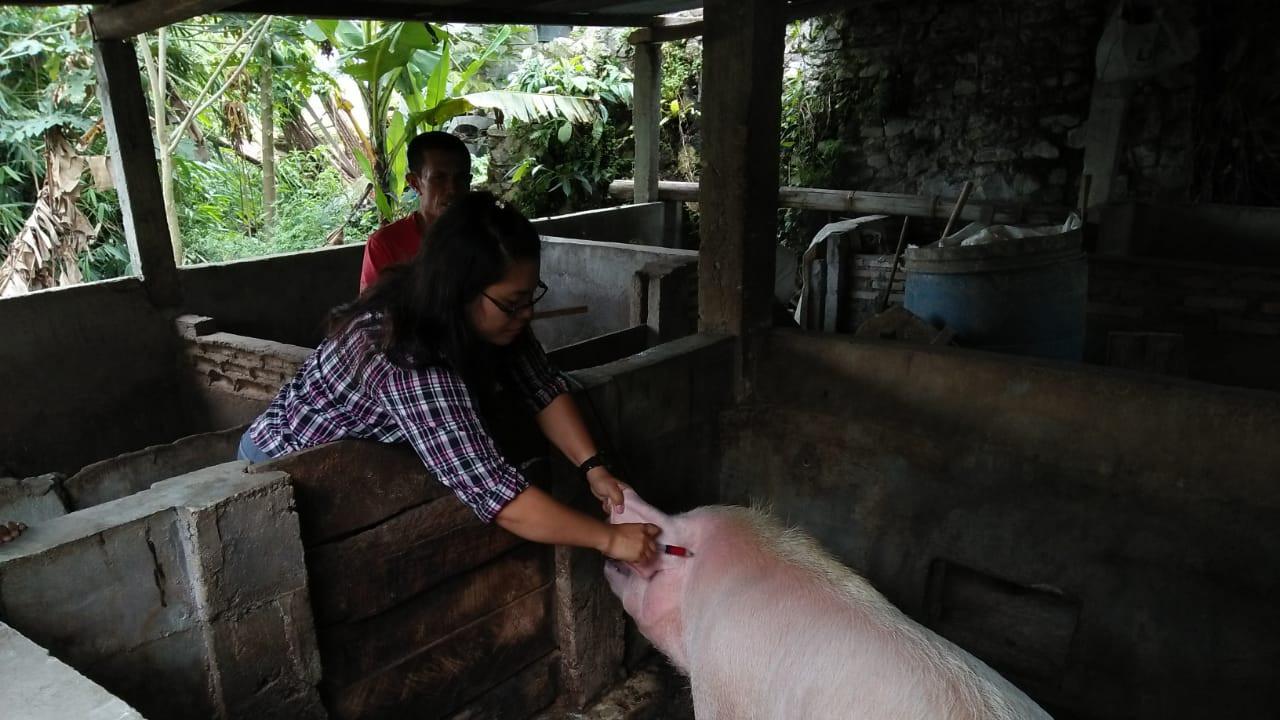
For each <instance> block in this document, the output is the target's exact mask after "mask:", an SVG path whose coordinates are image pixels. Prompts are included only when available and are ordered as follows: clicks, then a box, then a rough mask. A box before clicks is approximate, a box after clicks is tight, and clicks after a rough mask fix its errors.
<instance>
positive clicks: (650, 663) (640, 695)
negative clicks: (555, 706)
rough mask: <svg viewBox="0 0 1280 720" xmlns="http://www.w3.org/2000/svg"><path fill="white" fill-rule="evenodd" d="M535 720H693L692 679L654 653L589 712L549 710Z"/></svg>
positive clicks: (590, 708)
mask: <svg viewBox="0 0 1280 720" xmlns="http://www.w3.org/2000/svg"><path fill="white" fill-rule="evenodd" d="M534 720H694V718H693V699H692V697H690V695H689V678H687V677H684V676H683V675H681V674H680V673H678V672H676V670H675V668H673V667H671V663H668V662H667V660H666V658H663V657H662V656H660V655H657V654H654V655H651V656H650V657H649V658H648V659H646V660H645V661H644V662H642V663H641V664H640V665H639V666H637V667H636V670H635V672H633V673H632V674H631V676H630V677H628V678H627V679H626V680H625V681H623V682H622V683H620V684H619V685H618V686H616V687H614V688H613V689H612V690H610V691H609V692H607V693H605V694H604V696H603V697H601V698H600V700H599V701H597V702H596V704H595V705H592V706H591V707H589V708H587V709H586V710H583V711H582V712H566V711H555V710H549V711H546V712H544V713H542V714H540V715H538V716H537V717H535V718H534Z"/></svg>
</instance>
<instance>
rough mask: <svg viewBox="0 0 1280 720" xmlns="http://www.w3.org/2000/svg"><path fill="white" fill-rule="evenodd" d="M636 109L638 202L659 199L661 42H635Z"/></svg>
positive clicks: (633, 122) (634, 116)
mask: <svg viewBox="0 0 1280 720" xmlns="http://www.w3.org/2000/svg"><path fill="white" fill-rule="evenodd" d="M631 82H632V87H633V89H634V92H633V95H634V111H633V114H632V122H631V124H632V126H634V127H635V133H636V150H635V159H636V164H635V182H636V192H635V201H636V202H638V203H647V202H654V201H656V200H657V199H658V175H659V172H658V171H659V164H660V162H661V158H660V157H659V153H658V149H659V147H660V143H659V141H658V129H659V128H658V123H659V121H660V120H661V118H662V108H661V105H662V46H661V45H659V44H658V43H640V44H639V45H636V54H635V68H634V69H633V72H632V81H631Z"/></svg>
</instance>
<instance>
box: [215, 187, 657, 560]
mask: <svg viewBox="0 0 1280 720" xmlns="http://www.w3.org/2000/svg"><path fill="white" fill-rule="evenodd" d="M540 252H541V240H540V238H539V237H538V233H537V231H536V230H534V228H533V226H532V225H531V224H530V223H529V221H528V220H526V219H525V218H524V217H523V216H522V215H521V214H520V213H519V212H517V211H516V210H514V209H512V208H508V207H506V206H505V205H504V204H502V203H500V202H498V201H497V200H495V199H494V197H493V196H492V195H490V194H489V193H471V194H469V195H466V196H464V197H463V198H461V199H459V200H456V201H455V202H454V203H453V204H452V205H451V206H450V208H449V209H448V211H446V212H445V213H444V214H443V215H441V216H440V219H439V220H437V221H436V223H435V224H434V225H433V226H432V228H431V231H430V233H429V235H428V236H427V238H426V241H425V242H424V243H423V245H422V249H421V251H420V252H419V253H418V255H417V257H416V258H414V260H413V261H412V262H410V263H408V264H406V265H402V266H399V267H396V268H389V269H387V270H386V271H385V272H384V273H383V275H382V278H381V279H380V280H379V281H378V283H377V284H375V285H374V286H372V287H370V288H369V289H368V290H367V291H366V292H365V293H364V294H363V295H361V296H360V298H359V299H358V300H357V301H356V302H354V303H352V304H350V305H348V306H345V307H342V308H339V309H338V310H337V311H336V312H335V314H334V323H333V326H332V330H331V333H330V335H329V337H328V338H327V339H326V340H325V341H324V342H322V343H321V344H320V347H318V348H316V350H315V352H313V353H312V354H311V356H310V357H309V358H307V360H306V362H304V363H303V365H302V367H301V368H300V369H299V370H298V374H297V375H296V376H294V378H293V379H292V380H291V381H289V382H288V383H287V384H286V385H285V386H284V387H283V388H281V390H280V393H279V394H278V395H277V396H276V398H275V400H273V401H272V402H271V405H270V406H269V407H268V408H267V410H266V412H264V413H263V414H262V415H261V416H260V417H259V418H258V419H257V420H255V421H254V422H253V424H252V425H250V426H249V430H248V431H247V432H246V433H245V435H244V438H242V440H241V443H240V453H239V455H240V458H241V459H245V460H251V461H254V462H258V461H262V460H266V459H269V458H272V457H278V456H280V455H285V454H287V453H291V452H295V451H297V450H301V449H303V448H308V447H312V446H315V445H320V444H322V443H327V442H332V441H334V440H340V439H343V438H365V439H370V440H377V441H380V442H408V443H410V444H411V445H412V446H413V448H414V450H416V451H417V453H418V456H419V457H421V458H422V462H423V463H425V464H426V466H427V468H428V469H429V470H431V472H432V473H433V474H434V475H435V476H436V478H437V479H438V480H439V481H440V482H442V483H444V484H445V485H447V486H448V487H449V488H450V489H451V490H453V492H454V493H455V494H456V495H457V496H458V498H459V499H460V500H462V502H464V503H466V504H467V505H468V506H470V507H471V509H472V510H474V511H475V513H476V515H477V516H479V517H480V519H481V520H483V521H485V522H497V523H498V524H499V525H500V526H502V527H503V528H505V529H507V530H509V531H511V532H512V533H514V534H516V535H519V536H520V537H522V538H525V539H527V540H532V541H535V542H543V543H553V544H557V545H574V546H579V547H590V548H596V549H598V550H600V551H601V552H603V553H604V554H606V555H608V556H610V557H612V558H614V559H617V560H623V561H629V562H644V561H646V560H649V559H650V558H652V557H653V555H654V554H655V553H656V552H657V544H656V541H655V540H654V538H655V537H656V536H657V535H658V533H659V532H661V530H660V529H659V528H657V527H656V526H654V525H649V524H639V523H637V524H621V525H609V524H606V523H604V522H602V521H600V520H599V519H596V518H592V517H588V516H587V515H584V514H582V513H580V512H577V511H576V510H572V509H570V508H568V507H566V506H564V505H562V504H561V503H559V502H558V501H556V500H554V499H553V498H552V497H551V496H550V495H548V494H547V493H545V492H543V491H542V490H540V489H538V488H536V487H532V486H530V484H529V481H528V480H527V479H526V478H525V477H524V476H523V475H522V474H521V473H520V472H519V471H518V470H517V469H516V468H515V467H514V466H512V464H511V463H510V462H508V460H507V459H506V458H504V457H503V456H502V454H501V453H500V452H499V451H498V448H497V446H496V445H495V443H494V440H493V438H492V437H491V435H490V433H489V431H488V430H487V429H486V427H485V423H484V421H483V420H482V419H481V416H480V413H479V410H478V408H479V406H480V404H481V402H480V401H481V400H483V399H486V398H488V397H489V396H490V395H491V394H492V393H493V392H494V390H495V387H496V386H498V385H503V386H505V387H507V388H508V389H510V390H513V391H515V393H516V394H517V395H519V396H520V397H521V399H522V400H523V401H524V402H525V404H526V405H527V406H528V407H529V409H530V410H531V411H532V412H534V413H535V416H534V419H535V420H536V422H537V424H538V426H539V428H540V429H541V430H542V432H543V434H545V435H546V436H547V438H548V439H549V440H550V441H551V442H552V443H553V444H554V445H555V446H556V447H557V448H559V449H560V451H561V452H563V453H564V454H565V456H566V457H568V458H569V460H571V461H572V462H574V463H575V464H577V465H578V466H579V467H581V468H583V469H584V470H585V471H586V475H587V482H588V483H589V484H590V486H591V491H592V493H593V494H594V495H595V496H596V497H597V498H598V499H599V500H600V501H601V504H602V505H603V507H604V509H605V512H610V511H617V512H621V511H622V502H623V501H622V488H623V487H624V486H623V484H622V483H621V482H620V481H619V480H618V478H616V477H614V476H613V474H612V473H611V472H610V471H609V469H608V468H606V467H605V466H604V465H602V464H600V463H599V461H598V455H597V452H596V446H595V442H594V441H593V440H592V439H591V435H590V433H589V432H588V431H587V428H586V424H585V423H583V421H582V416H581V414H580V413H579V412H578V408H577V406H576V405H575V404H574V401H573V398H572V397H571V396H570V395H569V393H568V387H567V385H566V384H565V381H564V379H563V378H562V377H561V376H560V375H559V374H557V373H556V372H555V371H554V370H552V369H551V366H550V365H549V364H548V362H547V357H546V355H545V353H544V352H543V350H542V346H541V345H540V344H539V343H538V341H537V339H536V338H534V336H533V332H532V331H531V330H530V329H529V321H530V319H532V317H533V305H534V303H536V302H537V301H538V300H539V299H541V297H542V295H543V294H544V293H545V292H546V289H547V287H546V285H544V284H543V283H542V282H541V280H539V258H540Z"/></svg>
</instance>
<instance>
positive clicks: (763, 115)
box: [698, 0, 785, 391]
mask: <svg viewBox="0 0 1280 720" xmlns="http://www.w3.org/2000/svg"><path fill="white" fill-rule="evenodd" d="M703 17H704V22H705V23H706V34H705V35H704V36H703V50H702V53H703V65H702V67H703V70H702V72H703V78H704V79H705V80H704V83H703V98H702V138H703V147H702V185H703V189H704V192H703V193H702V201H701V204H700V208H699V209H700V211H701V215H702V221H701V227H700V231H701V232H700V234H701V251H700V253H701V258H700V260H699V262H698V307H699V315H700V317H699V329H700V330H701V331H703V332H722V333H730V334H734V335H738V336H740V337H742V336H745V335H747V334H748V333H751V334H754V331H757V330H763V329H767V328H768V327H769V325H770V324H771V321H772V308H771V305H772V302H773V280H774V277H773V275H774V273H773V266H774V252H775V246H776V245H777V242H778V240H777V229H778V217H777V197H778V138H779V127H780V124H781V116H782V65H783V62H782V61H783V41H784V30H785V25H784V24H783V7H782V5H781V4H780V3H778V2H776V1H775V0H707V2H706V5H705V9H704V11H703ZM743 339H744V344H743V346H742V347H743V352H744V353H747V352H749V350H748V349H747V348H748V346H749V344H750V343H748V342H745V341H746V340H748V338H743ZM741 359H743V360H747V359H748V358H746V357H745V355H744V356H742V357H741ZM746 390H747V388H746V387H745V386H742V385H740V386H739V391H746Z"/></svg>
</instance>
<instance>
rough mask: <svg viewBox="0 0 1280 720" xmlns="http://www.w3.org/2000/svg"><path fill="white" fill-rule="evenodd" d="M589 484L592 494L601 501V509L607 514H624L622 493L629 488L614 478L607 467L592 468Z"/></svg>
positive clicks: (588, 476)
mask: <svg viewBox="0 0 1280 720" xmlns="http://www.w3.org/2000/svg"><path fill="white" fill-rule="evenodd" d="M587 484H588V485H590V486H591V494H592V495H595V496H596V499H597V500H599V501H600V507H602V508H604V511H605V512H607V513H615V512H622V491H623V490H624V489H627V488H628V487H629V486H628V485H627V484H626V483H624V482H622V481H621V480H619V479H618V478H616V477H614V476H613V473H611V472H609V469H608V468H606V467H603V466H601V467H596V468H592V469H591V472H589V473H587Z"/></svg>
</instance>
